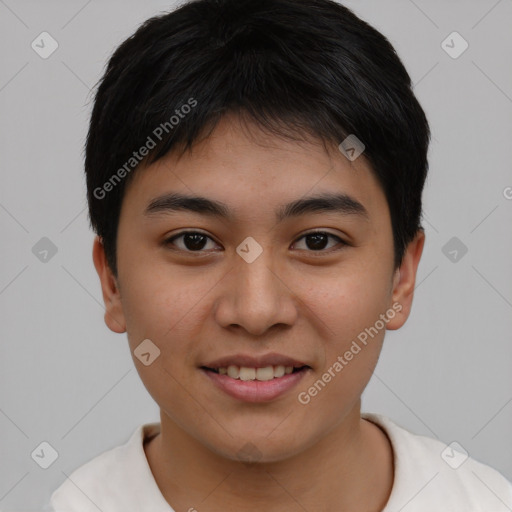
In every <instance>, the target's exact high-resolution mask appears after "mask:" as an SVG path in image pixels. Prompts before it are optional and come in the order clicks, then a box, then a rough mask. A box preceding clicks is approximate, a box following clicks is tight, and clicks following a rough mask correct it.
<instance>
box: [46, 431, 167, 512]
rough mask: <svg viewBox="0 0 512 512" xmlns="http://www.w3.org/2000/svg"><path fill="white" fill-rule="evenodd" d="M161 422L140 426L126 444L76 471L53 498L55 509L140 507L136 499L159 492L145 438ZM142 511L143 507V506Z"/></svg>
mask: <svg viewBox="0 0 512 512" xmlns="http://www.w3.org/2000/svg"><path fill="white" fill-rule="evenodd" d="M158 429H159V424H158V423H150V424H145V425H140V426H139V427H137V429H136V430H135V431H134V432H133V434H132V435H131V437H130V439H129V440H128V441H127V442H126V443H125V444H123V445H121V446H117V447H115V448H113V449H111V450H108V451H105V452H103V453H101V454H100V455H98V456H97V457H95V458H94V459H92V460H90V461H89V462H87V463H86V464H84V465H83V466H80V467H79V468H78V469H76V470H75V471H73V472H72V473H71V474H70V475H69V476H68V477H67V478H66V480H65V481H64V482H63V483H62V485H61V486H60V487H59V488H58V489H56V490H55V491H54V492H53V494H52V495H51V498H50V504H51V506H52V507H53V510H54V511H55V512H89V511H90V512H97V511H98V509H100V510H111V511H118V510H139V508H138V507H137V504H136V503H134V499H135V500H137V498H136V497H137V496H141V493H140V491H144V493H142V494H145V495H147V493H148V490H149V491H150V492H153V493H155V492H157V493H158V487H157V486H156V482H155V481H154V478H153V476H152V474H151V470H150V468H149V465H148V463H147V459H146V457H145V454H144V447H143V440H144V439H145V438H146V437H148V436H152V435H155V433H156V432H158ZM140 510H142V508H141V509H140Z"/></svg>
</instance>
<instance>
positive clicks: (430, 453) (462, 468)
mask: <svg viewBox="0 0 512 512" xmlns="http://www.w3.org/2000/svg"><path fill="white" fill-rule="evenodd" d="M362 417H363V418H364V419H366V420H368V421H371V422H372V423H375V424H376V425H378V426H379V427H380V428H381V429H382V430H384V432H385V433H386V434H387V436H388V438H389V439H390V441H391V445H392V447H393V453H394V463H395V481H394V484H393V489H392V492H391V496H390V498H389V501H388V504H387V506H386V508H385V512H395V511H398V510H402V509H403V512H423V511H425V512H426V511H429V512H431V510H442V511H443V512H489V511H491V510H492V511H493V512H501V511H504V512H505V511H508V512H510V510H512V484H511V483H510V482H509V481H508V480H507V479H506V478H505V477H504V476H503V475H502V474H501V473H499V472H498V471H496V470H495V469H493V468H491V467H490V466H487V465H485V464H482V463H481V462H478V461H477V460H475V459H473V458H472V457H470V456H469V454H468V453H467V452H466V451H465V450H464V448H463V447H462V446H460V445H459V444H454V443H451V444H450V445H446V444H445V443H443V442H441V441H439V440H437V439H432V438H430V437H426V436H420V435H417V434H413V433H412V432H409V431H408V430H406V429H405V428H402V427H400V426H399V425H397V424H395V423H394V422H393V421H391V420H390V419H389V418H387V417H385V416H382V415H378V414H368V413H366V414H363V415H362ZM432 507H434V508H432Z"/></svg>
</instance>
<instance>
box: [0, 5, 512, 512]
mask: <svg viewBox="0 0 512 512" xmlns="http://www.w3.org/2000/svg"><path fill="white" fill-rule="evenodd" d="M345 4H346V5H347V6H349V7H351V8H353V9H354V10H355V12H356V13H357V14H359V15H360V16H362V17H363V18H364V19H366V20H367V21H369V22H370V23H371V24H373V25H374V26H375V27H376V28H377V29H379V30H381V31H382V32H383V33H384V34H385V35H386V36H387V37H388V38H389V39H390V40H391V42H392V43H393V44H394V45H395V47H396V49H397V51H398V53H399V55H400V56H401V58H402V59H403V61H404V63H405V65H406V67H407V69H408V70H409V73H410V75H411V78H412V80H413V82H414V83H415V91H416V94H417V96H418V98H419V100H420V102H421V103H422V105H423V107H424V109H425V111H426V113H427V116H428V118H429V121H430V123H431V128H432V132H433V136H434V139H433V141H432V146H431V150H430V166H431V170H430V177H429V179H428V183H427V188H426V191H425V196H424V197H425V227H426V233H427V243H426V249H425V252H424V256H423V260H422V262H421V264H420V268H419V276H418V287H417V290H416V297H415V303H414V308H413V312H412V315H411V317H410V319H409V321H408V323H407V324H406V326H405V327H404V328H403V329H401V330H400V331H398V332H389V333H388V335H387V337H386V343H385V348H384V351H383V353H382V356H381V360H380V362H379V365H378V367H377V370H376V373H375V375H374V377H373V379H372V381H371V383H370V385H369V387H368V389H367V390H366V392H365V395H364V401H363V406H364V409H365V410H369V411H374V412H380V413H384V414H386V415H388V416H390V417H391V418H393V419H394V420H395V421H396V422H397V423H399V424H401V425H403V426H405V427H406V428H408V429H410V430H412V431H414V432H417V433H421V434H425V435H428V436H431V437H436V438H439V439H441V440H442V441H444V442H445V443H450V442H452V441H454V440H456V441H458V442H459V443H460V444H461V445H462V446H464V447H465V448H466V450H467V451H468V452H469V453H470V455H471V456H473V457H475V458H476V459H478V460H481V461H483V462H485V463H487V464H490V465H492V466H493V467H495V468H496V469H498V470H499V471H501V472H502V473H503V474H505V475H506V476H507V477H508V478H509V479H512V438H511V435H510V433H511V432H512V372H511V371H510V369H511V366H512V364H511V363H512V343H511V336H512V335H511V333H512V265H511V261H512V258H511V255H512V237H511V236H510V235H511V228H510V226H511V225H512V200H511V199H510V198H512V188H507V187H512V172H511V165H512V164H511V162H512V142H511V135H512V66H511V63H512V59H511V57H512V30H511V26H512V0H500V1H496V0H479V1H476V0H473V1H468V0H465V1H454V0H451V1H447V0H444V1H441V0H438V1H432V0H429V1H427V0H414V1H412V0H392V1H391V0H385V1H383V0H362V1H358V2H357V1H352V2H345ZM173 5H174V4H173V3H172V2H162V1H156V0H153V1H144V2H142V1H139V2H135V1H133V0H132V1H126V0H124V1H122V2H121V1H120V0H116V1H102V2H100V1H99V0H91V1H88V2H87V1H84V0H73V1H66V2H64V1H60V2H57V1H48V0H47V1H41V0H37V1H35V0H34V1H28V0H16V1H15V0H0V34H1V39H2V44H1V45H0V54H1V57H2V66H1V69H0V109H1V128H0V129H1V133H0V144H1V146H0V172H1V183H2V185H1V189H0V226H1V233H2V245H1V250H0V252H1V258H2V261H1V267H0V311H1V323H0V325H1V329H2V343H1V353H0V361H1V362H0V365H1V368H0V379H1V386H0V431H1V433H2V435H1V437H0V464H1V472H0V508H1V509H2V510H25V511H28V510H37V509H39V508H40V507H41V505H42V504H43V503H45V502H46V501H47V500H48V498H49V496H50V493H51V491H52V490H54V489H55V488H56V487H57V486H58V485H59V484H60V483H61V482H62V481H63V480H64V479H65V478H66V475H69V474H70V473H71V472H72V470H73V469H75V468H76V467H78V466H79V465H81V464H83V463H85V462H86V461H87V460H90V459H91V458H92V457H93V456H95V455H97V454H99V453H100V452H102V451H104V450H106V449H109V448H112V447H114V446H116V445H119V444H121V443H124V442H125V441H126V440H127V438H128V437H129V436H130V435H131V433H132V432H133V430H134V429H135V427H136V426H137V425H139V424H141V423H143V422H148V421H157V420H158V409H157V407H156V405H155V404H154V403H153V402H152V399H151V397H150V396H149V394H148V393H147V392H146V390H145V388H144V387H143V386H142V384H141V382H140V381H139V377H138V375H137V373H136V370H135V368H134V366H133V363H132V360H131V356H130V353H129V349H128V344H127V341H126V337H125V335H121V336H120V335H115V334H113V333H111V332H110V331H109V330H108V329H107V328H106V326H105V325H104V323H103V305H102V300H101V294H100V287H99V282H98V279H97V276H96V274H95V271H94V267H93V264H92V260H91V247H92V239H93V235H92V233H91V232H90V230H89V228H88V222H87V214H86V210H85V187H84V179H83V176H82V166H83V161H82V148H83V142H84V136H85V133H86V129H87V121H88V115H89V112H90V108H91V103H90V100H91V95H90V88H91V87H93V86H94V84H95V83H96V81H97V80H98V79H99V77H100V75H101V72H102V69H103V66H104V64H105V62H106V60H107V57H108V56H109V55H110V53H111V52H112V50H113V49H114V47H115V46H116V45H117V44H119V43H120V42H121V41H122V40H123V39H124V38H125V37H127V36H128V35H130V34H131V33H132V32H133V31H134V29H135V28H136V27H137V26H138V25H139V24H140V23H141V22H142V21H143V20H145V19H146V18H148V17H149V16H151V15H154V14H156V13H158V12H159V11H162V10H168V9H170V8H172V6H173ZM43 31H47V32H49V33H50V34H51V35H52V37H53V38H55V39H56V40H57V41H58V44H59V47H58V49H57V51H56V52H55V53H54V54H53V55H51V56H50V57H49V58H48V59H46V60H44V59H42V58H41V57H40V56H39V55H38V54H36V52H35V51H34V50H33V49H32V48H31V42H32V41H33V40H34V39H36V37H37V36H38V35H39V34H40V33H41V32H43ZM453 31H457V32H459V33H460V34H461V35H462V36H463V37H464V39H466V40H467V41H468V43H469V48H468V50H467V51H466V52H465V53H463V54H462V55H461V56H460V57H459V58H457V59H453V58H451V57H450V56H449V55H448V54H447V53H446V52H445V51H444V50H443V48H442V46H441V43H442V41H443V40H445V38H446V37H447V36H448V35H449V34H450V33H451V32H453ZM450 44H451V43H450ZM457 45H458V43H457V44H455V48H457V47H460V46H457ZM507 196H508V197H509V199H507ZM42 237H48V238H49V239H50V240H51V241H52V242H53V244H55V246H56V248H57V253H56V254H55V255H54V256H53V257H50V256H51V253H49V255H48V256H47V261H46V262H43V261H40V260H39V259H38V257H36V255H35V254H33V252H32V248H33V246H34V245H35V244H36V243H37V242H38V241H39V240H40V239H41V238H42ZM452 237H457V238H458V239H459V241H460V242H456V244H459V245H460V243H463V244H464V245H465V246H466V247H467V248H468V252H467V254H465V255H464V256H462V257H461V254H462V253H461V252H460V250H459V252H458V253H457V254H458V260H457V261H455V262H454V261H451V260H450V259H449V257H448V256H450V254H448V256H446V255H445V254H444V253H443V247H444V246H445V244H446V243H447V242H448V241H449V240H450V239H451V238H452ZM449 250H450V251H451V250H452V248H451V247H449V248H448V250H446V249H445V252H446V253H448V251H449ZM452 256H453V253H452V255H451V256H450V257H452ZM42 441H47V442H49V443H50V444H51V445H52V446H53V447H54V448H55V449H56V450H57V452H58V453H59V457H58V459H57V460H56V462H55V463H54V464H53V465H52V466H50V467H49V468H48V469H46V470H44V469H42V468H40V467H39V466H38V465H37V464H36V463H35V462H34V460H33V459H32V458H31V453H32V452H33V450H34V449H35V448H36V447H37V446H38V445H39V444H40V443H41V442H42Z"/></svg>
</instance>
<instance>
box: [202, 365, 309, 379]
mask: <svg viewBox="0 0 512 512" xmlns="http://www.w3.org/2000/svg"><path fill="white" fill-rule="evenodd" d="M201 369H203V370H205V371H208V372H213V373H216V374H218V375H227V376H228V377H230V378H231V379H235V380H241V381H244V382H247V381H254V380H257V381H260V382H266V381H269V380H274V379H280V378H281V377H284V376H285V375H290V374H292V373H297V372H301V371H303V370H307V369H311V367H310V366H308V365H301V366H284V365H275V366H274V365H269V366H265V367H259V368H255V367H250V366H237V365H234V364H232V365H229V366H220V367H218V368H209V367H208V366H201Z"/></svg>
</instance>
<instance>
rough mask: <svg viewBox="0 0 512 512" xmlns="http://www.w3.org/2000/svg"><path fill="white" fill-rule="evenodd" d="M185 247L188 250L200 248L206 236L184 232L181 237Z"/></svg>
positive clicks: (204, 242) (203, 244)
mask: <svg viewBox="0 0 512 512" xmlns="http://www.w3.org/2000/svg"><path fill="white" fill-rule="evenodd" d="M183 242H184V244H185V247H186V248H187V249H189V250H191V251H192V250H199V249H202V248H203V247H204V246H205V244H206V237H205V236H204V235H201V233H193V234H186V235H185V236H184V237H183Z"/></svg>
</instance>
